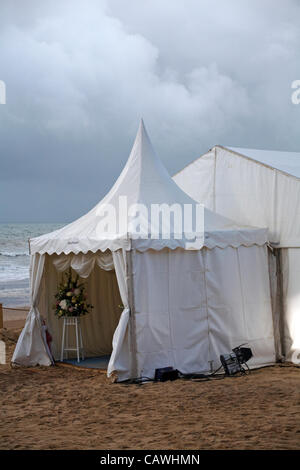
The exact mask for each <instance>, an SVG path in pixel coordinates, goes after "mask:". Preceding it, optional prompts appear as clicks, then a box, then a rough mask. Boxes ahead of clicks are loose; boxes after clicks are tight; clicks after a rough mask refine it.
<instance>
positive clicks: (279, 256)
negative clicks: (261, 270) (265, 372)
mask: <svg viewBox="0 0 300 470" xmlns="http://www.w3.org/2000/svg"><path fill="white" fill-rule="evenodd" d="M274 254H275V257H276V274H277V305H278V310H279V331H280V341H281V352H282V355H283V358H284V360H285V358H286V350H285V344H284V337H285V335H284V333H285V331H284V301H283V276H282V249H281V248H274Z"/></svg>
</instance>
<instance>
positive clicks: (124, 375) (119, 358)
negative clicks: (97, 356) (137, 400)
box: [107, 250, 131, 380]
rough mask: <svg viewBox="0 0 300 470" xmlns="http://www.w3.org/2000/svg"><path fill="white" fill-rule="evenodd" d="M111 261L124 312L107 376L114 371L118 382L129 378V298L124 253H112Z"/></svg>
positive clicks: (117, 330) (123, 251)
mask: <svg viewBox="0 0 300 470" xmlns="http://www.w3.org/2000/svg"><path fill="white" fill-rule="evenodd" d="M113 261H114V266H115V271H116V276H117V280H118V285H119V290H120V295H121V299H122V302H123V306H124V310H123V312H122V314H121V317H120V320H119V324H118V326H117V328H116V331H115V333H114V336H113V350H112V354H111V357H110V361H109V364H108V368H107V375H108V377H110V376H111V375H112V374H113V372H114V371H116V372H117V375H118V380H125V379H128V378H130V370H131V354H130V341H129V315H130V309H129V298H128V286H127V278H128V277H127V265H126V251H125V250H119V251H115V252H113Z"/></svg>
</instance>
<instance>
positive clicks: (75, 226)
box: [30, 120, 267, 254]
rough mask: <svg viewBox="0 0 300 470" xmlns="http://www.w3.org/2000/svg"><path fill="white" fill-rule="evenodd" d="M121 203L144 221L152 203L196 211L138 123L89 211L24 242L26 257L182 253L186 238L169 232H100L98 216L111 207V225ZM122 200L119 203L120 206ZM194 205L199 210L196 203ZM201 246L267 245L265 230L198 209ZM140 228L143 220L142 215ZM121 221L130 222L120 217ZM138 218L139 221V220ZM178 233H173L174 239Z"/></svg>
mask: <svg viewBox="0 0 300 470" xmlns="http://www.w3.org/2000/svg"><path fill="white" fill-rule="evenodd" d="M125 199H126V206H127V209H129V208H130V207H132V206H134V205H136V204H139V205H143V207H145V208H146V214H147V212H148V217H149V218H150V214H151V207H153V204H159V205H161V204H167V205H168V206H172V205H174V204H176V205H178V206H179V207H181V208H182V212H183V210H184V207H185V206H186V205H190V206H191V208H192V211H193V214H195V212H196V205H197V203H196V201H194V200H193V199H191V198H190V197H189V196H188V195H187V194H186V193H185V192H183V191H182V190H181V189H180V188H179V186H177V185H176V183H175V182H174V181H173V179H172V178H171V177H170V175H169V173H168V172H167V170H166V168H165V167H164V165H163V164H162V162H161V160H160V159H159V158H158V157H157V155H156V153H155V151H154V149H153V147H152V144H151V142H150V139H149V137H148V134H147V131H146V129H145V126H144V123H143V120H141V122H140V125H139V129H138V133H137V136H136V139H135V142H134V145H133V148H132V150H131V153H130V156H129V159H128V161H127V163H126V165H125V167H124V169H123V171H122V172H121V174H120V176H119V178H118V179H117V181H116V182H115V184H114V185H113V187H112V189H111V190H110V191H109V192H108V194H107V195H106V196H105V197H104V199H102V200H101V201H100V202H99V203H98V204H97V205H96V206H95V207H94V208H93V209H92V210H91V211H89V212H88V213H87V214H85V215H84V216H82V217H80V218H79V219H77V220H75V221H74V222H72V223H70V224H68V225H66V226H64V227H63V228H61V229H59V230H56V231H54V232H51V233H49V234H45V235H42V236H40V237H37V238H33V239H31V240H30V250H31V253H32V254H33V253H37V252H38V253H48V254H53V253H57V254H60V253H65V254H68V253H75V254H77V253H87V252H88V251H91V252H96V251H98V250H101V251H105V250H107V249H109V250H111V251H115V250H117V249H120V248H123V249H126V250H129V249H131V247H134V248H136V249H138V250H142V251H144V250H146V249H156V250H161V249H162V248H165V247H168V248H171V249H175V248H178V247H181V248H187V239H185V237H184V236H182V237H180V238H174V230H173V228H172V227H171V228H170V232H171V234H170V235H171V236H170V237H169V238H168V239H164V238H161V237H159V238H158V239H157V238H156V239H153V238H151V237H150V235H148V236H142V235H140V234H139V230H137V231H133V230H132V229H131V225H130V224H129V225H127V226H126V229H125V228H124V227H125V226H124V224H123V225H122V224H120V225H122V227H120V225H118V224H116V227H115V231H113V232H112V230H108V231H107V232H106V231H101V229H100V227H102V225H99V222H100V221H101V220H102V221H103V217H104V213H105V212H106V211H107V208H108V206H110V208H113V211H114V215H115V218H116V220H117V221H118V220H120V216H123V219H124V205H123V204H124V201H125ZM120 200H122V204H120ZM198 206H200V205H199V204H198ZM202 213H203V230H204V234H203V237H204V245H205V246H207V247H209V248H213V247H214V246H220V247H225V246H228V245H230V246H239V245H242V244H243V245H252V244H259V245H262V244H264V243H266V241H267V231H266V230H265V229H256V228H253V227H240V226H237V225H236V224H235V223H234V222H233V221H231V220H230V219H227V218H226V217H223V216H221V215H219V214H216V213H214V212H212V211H210V210H208V209H206V208H204V207H203V206H202ZM143 217H144V219H143V223H144V222H146V225H149V224H150V222H149V220H146V221H145V218H146V217H147V215H146V216H145V215H144V216H143ZM125 218H127V222H128V221H129V222H130V217H128V216H127V211H126V214H125ZM141 219H142V217H141ZM177 235H178V234H177V233H176V236H177Z"/></svg>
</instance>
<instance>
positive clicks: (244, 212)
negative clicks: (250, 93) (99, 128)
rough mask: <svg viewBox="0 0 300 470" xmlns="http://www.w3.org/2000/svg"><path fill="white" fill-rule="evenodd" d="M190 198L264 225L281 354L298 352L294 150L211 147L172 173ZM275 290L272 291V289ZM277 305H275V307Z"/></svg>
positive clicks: (298, 220)
mask: <svg viewBox="0 0 300 470" xmlns="http://www.w3.org/2000/svg"><path fill="white" fill-rule="evenodd" d="M174 181H175V182H176V183H177V184H178V185H179V186H180V187H181V188H182V189H183V190H184V191H186V193H187V194H189V195H190V196H191V197H192V198H194V199H195V200H197V201H199V202H201V203H203V204H204V205H205V206H206V207H208V208H209V209H211V210H214V211H217V212H218V213H220V214H222V215H223V216H226V217H230V218H232V219H234V220H235V221H236V222H237V223H240V224H249V225H250V224H251V225H255V226H258V227H268V229H269V236H270V241H271V242H272V244H273V246H274V247H276V248H278V250H275V252H277V254H276V257H277V275H278V277H279V278H280V280H279V284H278V288H277V298H279V297H281V300H280V298H279V306H278V308H279V309H280V310H281V316H282V324H281V326H280V331H281V342H282V352H283V354H284V355H285V356H286V358H287V359H290V360H294V361H295V362H297V361H298V358H297V356H298V354H299V353H300V281H299V280H300V153H294V152H275V151H268V150H254V149H242V148H233V147H222V146H220V145H216V146H215V147H213V148H212V149H211V150H209V151H208V152H207V153H205V154H204V155H202V156H201V157H200V158H198V159H197V160H195V161H193V162H192V163H190V164H189V165H187V166H186V167H185V168H183V169H182V170H181V171H180V172H178V173H177V174H176V175H175V176H174ZM274 293H275V294H276V292H274ZM280 304H281V305H280Z"/></svg>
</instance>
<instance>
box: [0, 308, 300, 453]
mask: <svg viewBox="0 0 300 470" xmlns="http://www.w3.org/2000/svg"><path fill="white" fill-rule="evenodd" d="M15 315H17V312H16V313H15ZM11 321H22V320H20V319H15V320H11ZM6 325H7V323H6ZM19 333H20V329H13V328H9V329H8V328H6V329H2V330H0V339H2V340H4V341H5V343H6V345H7V361H9V359H10V357H11V355H12V352H13V349H14V347H15V343H16V340H17V338H18V335H19ZM299 390H300V368H299V367H297V366H294V365H291V364H285V365H279V364H278V365H276V366H274V367H268V368H264V369H260V370H256V371H253V372H252V373H251V375H249V376H246V377H241V378H225V379H223V380H216V381H213V382H193V381H183V380H178V381H175V382H166V383H149V384H146V385H122V384H113V383H111V382H110V381H109V380H108V379H107V378H106V374H105V372H103V371H97V370H91V369H79V368H74V367H72V366H69V367H65V366H56V367H50V368H45V367H38V368H19V367H18V368H12V367H11V366H10V364H9V362H8V363H7V364H6V365H1V366H0V399H1V408H0V416H1V419H0V448H1V449H107V450H109V449H171V450H172V449H299V447H300V422H299V413H300V393H299Z"/></svg>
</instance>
